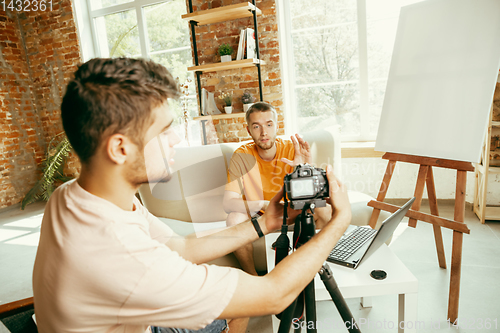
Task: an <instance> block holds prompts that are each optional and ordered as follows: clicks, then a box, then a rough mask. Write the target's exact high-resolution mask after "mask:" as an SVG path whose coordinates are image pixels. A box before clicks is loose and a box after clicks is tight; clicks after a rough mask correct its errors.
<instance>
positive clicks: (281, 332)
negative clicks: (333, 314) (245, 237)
mask: <svg viewBox="0 0 500 333" xmlns="http://www.w3.org/2000/svg"><path fill="white" fill-rule="evenodd" d="M285 193H286V192H285ZM287 206H288V202H287V200H286V194H285V210H284V214H283V215H284V216H283V221H284V223H283V226H282V227H281V235H280V236H279V237H278V239H277V240H276V264H278V262H280V261H281V260H283V258H285V257H286V256H287V255H288V250H289V239H288V236H287V234H286V232H287V230H288V227H287V225H286V222H285V220H286V215H287V214H286V212H287ZM315 207H316V205H315V204H314V203H306V204H305V205H304V207H303V208H302V213H301V214H300V215H299V216H297V218H296V219H295V226H294V231H293V247H294V248H299V247H300V246H301V245H304V244H305V243H306V242H307V241H308V240H309V239H311V238H312V237H313V236H314V234H315V233H316V230H315V229H316V228H315V224H314V218H313V216H312V214H314V208H315ZM308 209H309V210H311V213H312V214H310V213H307V210H308ZM318 273H319V275H320V277H321V280H322V281H323V284H324V285H325V287H326V289H327V290H328V293H329V294H330V296H331V298H332V301H333V302H334V304H335V306H336V307H337V310H338V312H339V314H340V316H341V317H342V320H343V322H344V324H345V326H346V328H347V330H348V331H349V332H350V333H361V331H360V330H359V328H358V327H357V324H356V322H355V321H354V317H353V316H352V314H351V311H350V310H349V307H348V306H347V304H346V302H345V300H344V297H343V296H342V294H341V293H340V290H339V288H338V286H337V283H336V282H335V279H334V278H333V275H332V271H331V270H330V267H328V265H327V264H323V266H322V267H321V269H320V270H319V272H318ZM315 299H316V296H315V292H314V279H313V280H312V281H311V282H310V283H309V284H308V285H307V286H306V287H305V288H304V290H303V291H302V292H301V293H300V294H299V296H298V297H297V298H296V299H295V300H294V301H293V303H292V304H290V305H289V306H288V308H286V310H285V311H283V312H282V313H281V314H279V315H277V317H278V318H279V319H280V320H281V323H280V326H279V329H278V333H289V332H290V326H291V324H292V321H294V328H295V332H296V333H297V332H300V331H301V326H303V325H300V324H301V322H300V320H301V318H302V316H303V314H304V307H305V315H306V324H305V327H307V333H316V332H317V320H316V300H315ZM297 324H298V326H297Z"/></svg>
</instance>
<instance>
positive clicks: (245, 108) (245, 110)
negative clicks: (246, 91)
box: [243, 103, 253, 112]
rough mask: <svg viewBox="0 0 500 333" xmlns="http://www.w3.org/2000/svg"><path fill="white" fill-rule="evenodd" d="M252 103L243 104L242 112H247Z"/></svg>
mask: <svg viewBox="0 0 500 333" xmlns="http://www.w3.org/2000/svg"><path fill="white" fill-rule="evenodd" d="M252 105H253V103H248V104H243V112H247V111H248V109H249V108H250V107H251V106H252Z"/></svg>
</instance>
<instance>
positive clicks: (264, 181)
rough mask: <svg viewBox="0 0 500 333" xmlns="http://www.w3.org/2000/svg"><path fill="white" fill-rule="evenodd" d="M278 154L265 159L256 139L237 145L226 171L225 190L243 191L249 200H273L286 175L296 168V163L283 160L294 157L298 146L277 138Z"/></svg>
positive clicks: (241, 192)
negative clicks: (261, 155)
mask: <svg viewBox="0 0 500 333" xmlns="http://www.w3.org/2000/svg"><path fill="white" fill-rule="evenodd" d="M275 144H276V156H275V157H274V159H273V160H272V161H264V160H263V159H262V158H261V157H260V156H259V153H258V151H257V146H256V145H255V143H254V142H251V143H247V144H246V145H243V146H241V147H239V148H238V149H236V151H235V152H234V154H233V156H232V157H231V161H230V162H229V170H228V175H227V182H228V184H227V185H226V190H227V191H233V192H237V193H240V194H242V195H243V196H244V198H245V199H246V200H249V201H254V200H271V199H272V198H273V197H274V196H275V195H276V193H278V191H279V190H280V189H281V187H282V186H283V178H284V177H285V175H286V174H288V173H291V172H292V171H293V167H291V166H289V165H288V164H286V163H283V162H281V159H282V158H283V157H284V158H287V159H289V160H293V158H294V156H295V150H294V148H293V143H292V141H290V140H282V139H280V138H277V139H276V142H275Z"/></svg>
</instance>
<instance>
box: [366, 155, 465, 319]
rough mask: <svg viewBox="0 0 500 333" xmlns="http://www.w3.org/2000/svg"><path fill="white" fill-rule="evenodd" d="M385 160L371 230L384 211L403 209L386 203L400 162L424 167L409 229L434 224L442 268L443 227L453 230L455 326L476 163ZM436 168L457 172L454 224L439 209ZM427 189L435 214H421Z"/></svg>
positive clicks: (452, 311)
mask: <svg viewBox="0 0 500 333" xmlns="http://www.w3.org/2000/svg"><path fill="white" fill-rule="evenodd" d="M382 158H383V159H386V160H389V163H388V165H387V169H386V171H385V175H384V179H383V181H382V184H381V186H380V191H379V193H378V196H377V200H376V201H375V200H372V201H370V202H369V203H368V206H370V207H373V208H374V209H373V212H372V216H371V218H370V222H369V224H370V226H371V227H372V228H374V227H375V224H376V223H377V219H378V217H379V215H380V211H381V210H385V211H389V212H391V213H392V212H395V211H397V210H398V209H399V208H400V207H398V206H394V205H390V204H387V203H384V202H383V201H384V199H385V195H386V193H387V189H388V188H389V182H390V181H391V177H392V174H393V172H394V168H395V166H396V162H406V163H413V164H420V169H419V172H418V177H417V184H416V186H415V198H416V199H415V202H414V203H413V205H412V207H411V209H410V210H409V211H408V213H407V214H406V216H408V217H409V223H408V225H409V226H411V227H414V228H415V227H416V225H417V220H420V221H424V222H428V223H431V224H432V225H433V228H434V238H435V241H436V250H437V256H438V262H439V267H441V268H446V260H445V253H444V247H443V237H442V234H441V227H444V228H448V229H451V230H453V247H452V255H451V272H450V293H449V299H448V319H449V320H450V322H451V323H454V322H455V320H456V319H457V317H458V298H459V293H460V272H461V267H462V242H463V234H464V233H466V234H469V233H470V230H469V228H468V227H467V225H466V224H465V223H464V215H465V187H466V182H467V171H474V167H473V165H472V163H469V162H460V161H453V160H445V159H437V158H430V157H422V156H413V155H405V154H395V153H386V154H384V156H382ZM432 167H441V168H447V169H455V170H457V185H456V193H455V214H454V220H450V219H445V218H442V217H439V211H438V206H437V198H436V189H435V187H434V176H433V173H432ZM425 185H427V195H428V198H429V206H430V210H431V214H427V213H422V212H420V211H419V210H420V204H421V202H422V195H423V193H424V186H425Z"/></svg>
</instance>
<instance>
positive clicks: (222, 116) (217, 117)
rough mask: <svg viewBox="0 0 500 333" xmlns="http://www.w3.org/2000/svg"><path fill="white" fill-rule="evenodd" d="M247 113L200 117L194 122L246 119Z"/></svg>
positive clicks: (194, 118)
mask: <svg viewBox="0 0 500 333" xmlns="http://www.w3.org/2000/svg"><path fill="white" fill-rule="evenodd" d="M245 114H246V113H245V112H235V113H230V114H226V113H223V114H215V115H213V116H200V117H193V120H208V119H231V118H242V117H245Z"/></svg>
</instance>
